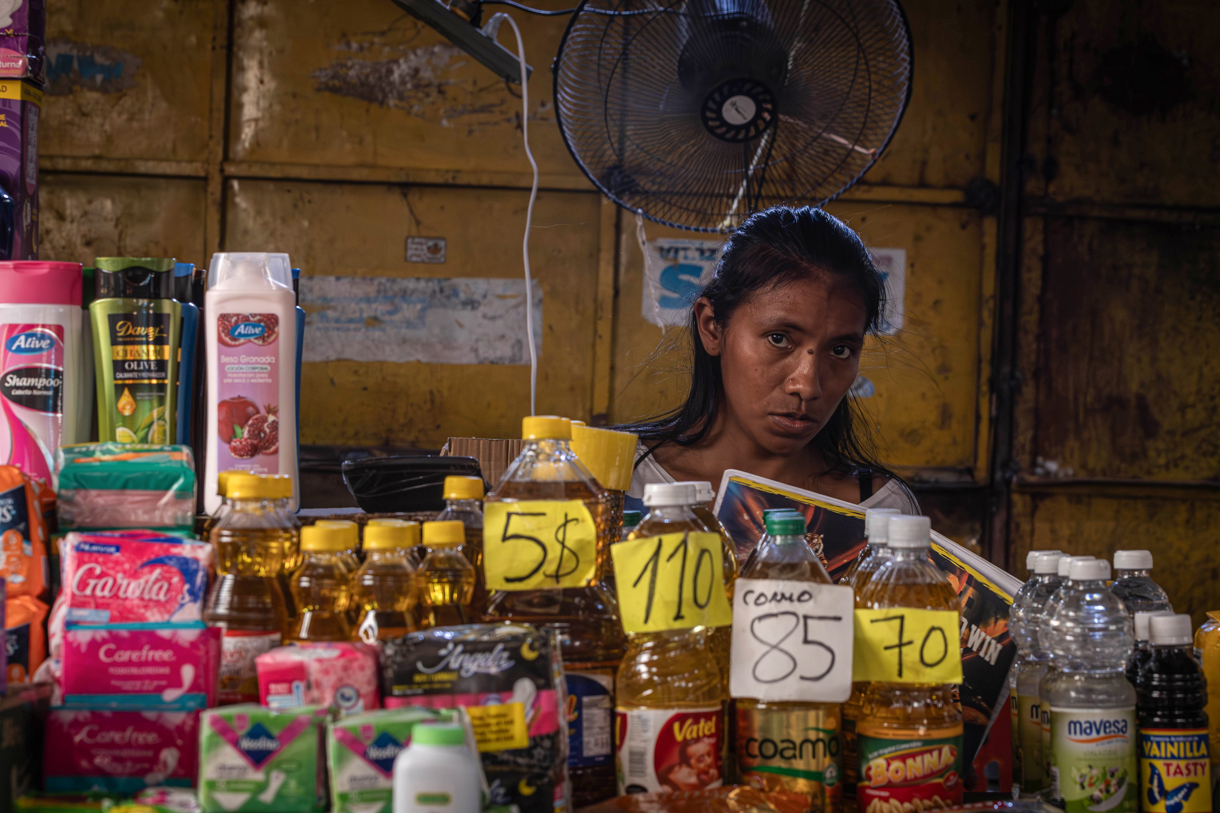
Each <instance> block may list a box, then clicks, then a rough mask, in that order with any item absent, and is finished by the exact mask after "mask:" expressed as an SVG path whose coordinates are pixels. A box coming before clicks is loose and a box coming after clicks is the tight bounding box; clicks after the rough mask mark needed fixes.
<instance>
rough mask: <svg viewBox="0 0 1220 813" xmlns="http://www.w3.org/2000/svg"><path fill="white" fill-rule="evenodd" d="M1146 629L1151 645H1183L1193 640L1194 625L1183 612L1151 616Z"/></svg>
mask: <svg viewBox="0 0 1220 813" xmlns="http://www.w3.org/2000/svg"><path fill="white" fill-rule="evenodd" d="M1148 631H1149V633H1150V637H1149V641H1151V642H1152V645H1153V646H1183V645H1184V644H1189V643H1192V642H1193V641H1194V627H1193V626H1192V625H1191V623H1190V616H1189V615H1185V614H1183V615H1157V616H1153V617H1152V618H1151V619H1149V623H1148Z"/></svg>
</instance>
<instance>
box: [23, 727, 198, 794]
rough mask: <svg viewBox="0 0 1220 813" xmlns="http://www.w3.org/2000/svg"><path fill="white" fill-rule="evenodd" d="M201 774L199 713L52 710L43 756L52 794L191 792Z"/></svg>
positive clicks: (48, 786)
mask: <svg viewBox="0 0 1220 813" xmlns="http://www.w3.org/2000/svg"><path fill="white" fill-rule="evenodd" d="M198 770H199V712H198V711H155V712H154V711H96V710H91V709H62V708H61V709H52V710H51V714H50V717H49V718H48V721H47V729H46V740H45V748H44V751H43V771H44V773H45V779H46V787H47V790H49V791H52V792H55V793H63V792H68V791H89V790H109V791H119V792H122V793H134V792H135V791H137V790H140V789H141V788H144V787H147V786H151V785H178V786H182V787H189V786H190V784H191V782H192V781H193V780H194V778H195V775H196V773H197V771H198Z"/></svg>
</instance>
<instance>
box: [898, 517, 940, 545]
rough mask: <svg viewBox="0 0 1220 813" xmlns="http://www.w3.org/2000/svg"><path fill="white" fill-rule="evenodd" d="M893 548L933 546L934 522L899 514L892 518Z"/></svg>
mask: <svg viewBox="0 0 1220 813" xmlns="http://www.w3.org/2000/svg"><path fill="white" fill-rule="evenodd" d="M889 519H890V529H889V530H890V540H889V546H890V547H891V548H926V547H928V546H929V545H931V544H932V520H930V519H928V518H927V517H914V516H908V515H906V514H897V515H895V516H891V517H890V518H889Z"/></svg>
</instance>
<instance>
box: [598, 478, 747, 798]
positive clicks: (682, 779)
mask: <svg viewBox="0 0 1220 813" xmlns="http://www.w3.org/2000/svg"><path fill="white" fill-rule="evenodd" d="M697 495H698V492H697V490H696V489H695V486H694V484H693V483H650V484H648V485H646V486H645V487H644V505H645V506H646V507H647V508H648V509H649V511H648V513H647V514H646V515H645V516H644V519H643V520H641V521H640V524H639V525H638V526H637V527H636V529H635V530H634V531H632V533H631V539H642V538H646V537H653V536H660V535H662V534H673V533H682V532H684V531H693V532H706V529H705V526H704V524H703V521H702V520H700V519H699V518H698V517H697V516H696V515H695V513H694V511H693V510H692V507H693V505H694V503H695V502H696V501H697ZM707 632H708V631H707V630H706V629H705V628H703V627H695V628H687V629H676V630H665V631H662V632H648V633H635V634H633V635H630V636H629V637H628V641H627V653H626V655H624V656H623V662H622V665H620V666H619V669H618V680H617V689H618V695H617V697H616V698H615V712H616V717H617V724H616V728H617V729H618V731H619V733H620V736H621V737H622V739H621V742H620V744H619V759H618V763H619V764H618V771H619V780H618V785H619V787H618V791H619V793H620V794H623V793H654V792H660V791H670V790H673V791H683V790H698V789H700V788H706V787H718V786H719V785H720V784H722V783H723V781H724V768H725V766H724V764H723V756H724V754H725V719H724V706H725V703H726V702H727V701H728V694H727V692H726V691H725V684H724V681H723V680H722V678H721V672H720V665H719V664H718V663H717V662H716V658H715V656H714V654H713V652H712V649H711V646H710V643H709V641H708V638H709V636H708V634H707Z"/></svg>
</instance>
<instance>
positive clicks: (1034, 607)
mask: <svg viewBox="0 0 1220 813" xmlns="http://www.w3.org/2000/svg"><path fill="white" fill-rule="evenodd" d="M1060 556H1061V554H1060V553H1059V552H1058V551H1031V552H1030V557H1029V559H1030V560H1032V561H1030V565H1031V568H1030V569H1031V570H1032V571H1033V573H1032V575H1031V576H1030V577H1029V580H1028V581H1026V582H1025V584H1024V586H1022V587H1021V589H1020V590H1018V591H1017V595H1016V596H1015V597H1014V598H1013V602H1012V609H1011V610H1010V611H1009V613H1008V631H1009V634H1011V635H1012V639H1013V641H1014V642H1015V643H1016V645H1017V659H1016V661H1015V662H1014V663H1013V665H1012V669H1011V671H1010V672H1009V680H1010V686H1009V691H1010V697H1011V700H1010V702H1011V705H1012V707H1013V710H1014V713H1013V789H1014V790H1015V791H1017V792H1018V793H1019V794H1023V795H1025V796H1030V795H1033V794H1038V793H1041V792H1042V791H1043V790H1044V789H1045V787H1046V770H1045V764H1046V760H1045V759H1044V758H1043V755H1042V703H1041V691H1042V679H1043V678H1044V677H1046V665H1047V661H1049V659H1050V656H1049V655H1048V654H1047V651H1046V649H1045V647H1043V646H1042V644H1041V641H1040V639H1039V637H1038V630H1039V627H1040V625H1041V621H1042V613H1043V611H1044V610H1045V609H1046V602H1047V601H1048V600H1049V599H1050V597H1051V595H1052V594H1054V593H1055V591H1057V590H1058V589H1059V585H1060V580H1059V558H1060Z"/></svg>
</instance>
